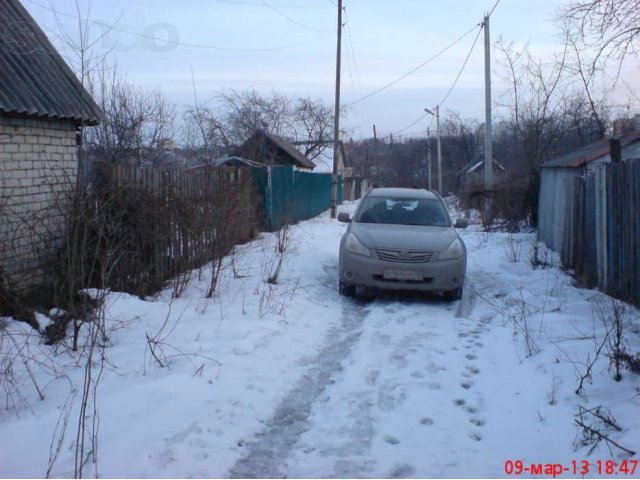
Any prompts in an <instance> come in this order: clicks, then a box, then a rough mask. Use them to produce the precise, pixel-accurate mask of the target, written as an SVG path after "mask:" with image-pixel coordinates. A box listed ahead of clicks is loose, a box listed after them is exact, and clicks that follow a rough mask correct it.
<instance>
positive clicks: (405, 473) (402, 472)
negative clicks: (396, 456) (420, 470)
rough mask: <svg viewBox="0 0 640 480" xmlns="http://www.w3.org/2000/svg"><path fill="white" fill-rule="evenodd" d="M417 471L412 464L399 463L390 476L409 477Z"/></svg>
mask: <svg viewBox="0 0 640 480" xmlns="http://www.w3.org/2000/svg"><path fill="white" fill-rule="evenodd" d="M415 473H416V469H415V468H413V467H412V466H411V465H407V464H404V465H398V466H396V467H394V468H393V470H391V473H390V474H389V478H407V477H411V476H413V475H414V474H415Z"/></svg>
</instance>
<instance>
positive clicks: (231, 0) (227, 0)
mask: <svg viewBox="0 0 640 480" xmlns="http://www.w3.org/2000/svg"><path fill="white" fill-rule="evenodd" d="M215 1H216V2H219V3H228V4H230V5H246V6H250V7H271V6H270V5H265V4H264V2H263V3H256V2H244V1H240V0H215ZM273 6H275V7H277V8H296V9H306V10H313V9H315V10H319V9H328V8H331V7H326V6H322V5H277V4H276V5H273Z"/></svg>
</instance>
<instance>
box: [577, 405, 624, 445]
mask: <svg viewBox="0 0 640 480" xmlns="http://www.w3.org/2000/svg"><path fill="white" fill-rule="evenodd" d="M574 422H575V424H576V425H577V426H578V427H579V428H578V436H577V437H576V440H575V442H574V445H575V447H576V448H579V447H591V448H590V449H589V453H588V455H591V453H593V451H594V450H595V449H596V448H597V447H598V445H599V444H600V443H601V442H602V441H604V442H605V444H606V445H607V448H608V449H609V453H610V454H611V456H612V457H614V454H613V450H612V447H615V448H617V449H619V450H622V451H623V452H625V453H626V454H629V455H631V456H633V455H635V454H636V452H635V451H633V450H630V449H628V448H625V447H623V446H622V445H620V444H619V443H617V442H615V441H614V440H612V439H611V434H610V433H609V432H621V431H622V430H623V429H622V427H621V426H620V425H618V423H617V421H616V419H615V418H614V417H613V415H612V414H611V412H610V411H609V410H607V409H605V408H603V407H602V406H598V407H595V408H591V409H587V408H584V407H583V406H580V407H578V413H577V414H576V415H575V420H574Z"/></svg>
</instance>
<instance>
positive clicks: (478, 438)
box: [469, 432, 482, 442]
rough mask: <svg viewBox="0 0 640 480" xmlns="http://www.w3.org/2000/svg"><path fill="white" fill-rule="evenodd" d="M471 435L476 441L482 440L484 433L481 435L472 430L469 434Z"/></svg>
mask: <svg viewBox="0 0 640 480" xmlns="http://www.w3.org/2000/svg"><path fill="white" fill-rule="evenodd" d="M469 437H471V439H472V440H475V441H476V442H480V441H481V440H482V435H480V434H479V433H477V432H472V433H470V434H469Z"/></svg>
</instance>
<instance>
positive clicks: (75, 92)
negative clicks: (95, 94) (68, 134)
mask: <svg viewBox="0 0 640 480" xmlns="http://www.w3.org/2000/svg"><path fill="white" fill-rule="evenodd" d="M0 25H2V28H1V29H0V114H9V115H18V116H29V117H45V118H58V119H65V120H74V121H76V122H80V121H82V120H84V121H85V122H86V123H87V124H89V125H95V124H97V123H98V122H99V121H100V119H101V118H102V113H101V112H100V109H99V108H98V106H97V105H96V103H95V102H94V101H93V99H92V98H91V95H90V94H89V93H88V92H87V90H86V89H85V88H84V87H83V86H82V85H81V83H80V82H79V81H78V79H77V78H76V76H75V75H74V73H73V71H72V70H71V68H70V67H69V66H68V65H67V64H66V63H65V61H64V60H63V58H62V57H61V56H60V54H59V53H58V52H57V51H56V49H55V48H54V47H53V45H52V44H51V42H50V41H49V39H48V38H47V36H46V35H45V33H44V32H43V31H42V30H41V29H40V27H39V26H38V25H37V23H36V22H35V20H34V19H33V18H32V17H31V15H29V12H27V10H26V9H25V8H24V7H23V6H22V5H21V4H20V2H19V1H18V0H2V1H0Z"/></svg>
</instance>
